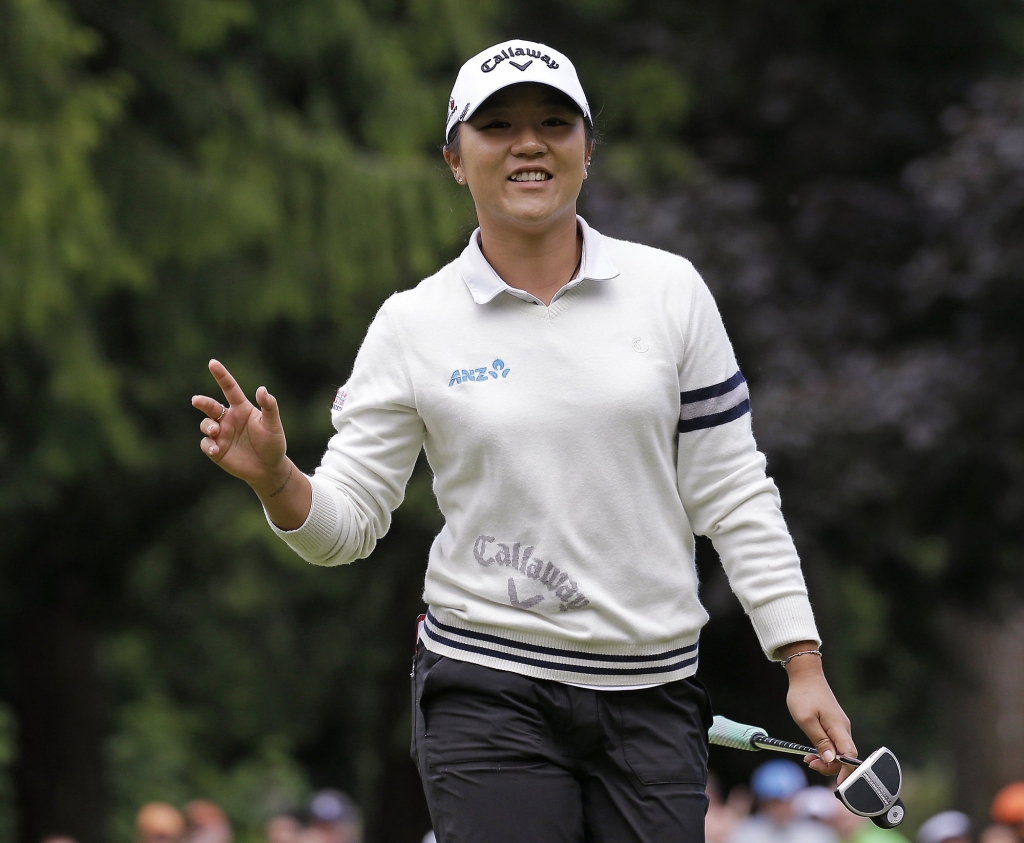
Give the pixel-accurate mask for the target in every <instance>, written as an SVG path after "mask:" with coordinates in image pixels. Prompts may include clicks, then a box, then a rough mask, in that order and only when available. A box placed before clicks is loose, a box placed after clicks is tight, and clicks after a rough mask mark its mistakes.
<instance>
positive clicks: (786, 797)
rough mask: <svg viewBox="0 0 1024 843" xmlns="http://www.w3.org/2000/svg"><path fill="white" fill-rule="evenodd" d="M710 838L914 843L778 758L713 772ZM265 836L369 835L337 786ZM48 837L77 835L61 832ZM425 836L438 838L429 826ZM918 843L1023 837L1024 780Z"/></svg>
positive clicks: (144, 835) (158, 805) (152, 807)
mask: <svg viewBox="0 0 1024 843" xmlns="http://www.w3.org/2000/svg"><path fill="white" fill-rule="evenodd" d="M707 792H708V800H709V806H708V813H707V819H706V822H705V837H706V841H707V843H911V841H909V840H908V839H907V838H906V837H905V836H904V835H903V834H902V833H900V831H899V830H897V829H883V828H878V827H877V826H876V825H874V824H873V823H872V822H871V821H870V820H868V819H866V818H865V817H860V816H857V815H856V814H854V813H851V812H850V811H848V810H847V809H846V807H845V806H844V805H843V804H842V802H840V801H839V800H838V799H837V798H836V797H835V794H834V793H833V791H832V789H830V788H828V787H823V786H821V785H813V786H808V784H807V776H806V775H805V773H804V770H803V768H802V767H801V766H800V765H799V764H796V763H794V762H792V761H784V760H781V759H777V760H774V761H769V762H767V763H765V764H762V765H761V766H760V767H758V768H757V769H756V770H755V771H754V774H753V776H751V779H750V786H749V787H747V786H746V785H736V786H734V787H732V788H731V789H730V790H729V791H728V793H727V794H723V792H722V787H721V785H720V783H719V780H718V778H717V777H716V776H715V774H714V773H711V774H710V775H709V776H708V791H707ZM263 832H264V840H265V843H362V841H363V827H362V818H361V816H360V813H359V810H358V809H357V808H356V806H355V804H354V803H353V802H352V800H351V799H350V798H349V797H348V796H346V795H345V794H344V793H342V792H341V791H338V790H321V791H318V792H317V793H315V794H313V796H312V798H311V799H310V800H309V803H308V804H307V805H306V807H305V808H303V809H301V810H296V811H287V812H281V813H278V814H275V815H274V816H272V817H270V818H269V819H268V820H267V822H266V824H265V825H264V827H263ZM233 838H234V834H233V832H232V828H231V823H230V822H229V820H228V817H227V815H226V814H225V813H224V811H223V810H222V809H221V807H220V806H219V805H217V804H216V803H215V802H211V801H210V800H207V799H197V800H195V801H194V802H189V803H188V804H187V805H185V806H184V807H183V808H180V809H179V808H177V807H176V806H174V805H171V804H170V803H168V802H149V803H147V804H146V805H143V806H142V807H141V808H140V809H139V812H138V814H137V815H136V818H135V839H136V843H232V841H233ZM42 843H76V841H75V840H74V839H73V838H70V837H64V836H58V835H54V836H51V837H48V838H46V840H44V841H42ZM422 843H436V841H435V838H434V834H433V832H427V834H426V836H425V837H424V838H423V840H422ZM913 843H1024V781H1019V782H1012V783H1011V784H1008V785H1006V787H1004V788H1003V789H1002V790H1000V791H999V793H997V794H996V797H995V799H994V800H993V802H992V806H991V822H990V823H988V824H986V825H985V826H984V827H982V828H980V829H975V828H973V827H972V823H971V820H970V818H969V817H968V816H967V815H966V814H964V813H961V812H960V811H942V812H940V813H938V814H935V815H934V816H932V817H929V818H928V819H927V820H925V822H924V823H922V824H921V826H920V827H919V828H918V830H917V834H916V835H915V839H914V841H913Z"/></svg>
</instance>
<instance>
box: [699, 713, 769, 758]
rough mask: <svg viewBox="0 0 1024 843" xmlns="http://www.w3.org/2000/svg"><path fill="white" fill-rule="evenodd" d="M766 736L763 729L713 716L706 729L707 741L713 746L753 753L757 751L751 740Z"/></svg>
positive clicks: (718, 715)
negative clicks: (709, 726)
mask: <svg viewBox="0 0 1024 843" xmlns="http://www.w3.org/2000/svg"><path fill="white" fill-rule="evenodd" d="M758 736H767V733H766V732H765V730H764V729H761V728H758V727H757V726H747V725H745V724H743V723H737V722H736V721H735V720H730V719H729V718H728V717H722V716H721V715H720V714H716V715H715V719H714V721H713V722H712V724H711V728H710V729H708V741H709V742H710V743H713V744H714V745H715V746H727V747H730V748H731V749H746V750H749V751H750V752H753V751H754V750H756V749H757V747H756V746H754V744H753V738H755V737H758Z"/></svg>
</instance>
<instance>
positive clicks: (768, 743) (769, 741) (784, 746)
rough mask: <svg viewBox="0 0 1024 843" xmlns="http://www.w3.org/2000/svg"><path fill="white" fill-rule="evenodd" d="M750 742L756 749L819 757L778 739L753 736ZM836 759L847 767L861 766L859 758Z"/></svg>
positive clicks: (798, 746) (806, 749) (794, 744)
mask: <svg viewBox="0 0 1024 843" xmlns="http://www.w3.org/2000/svg"><path fill="white" fill-rule="evenodd" d="M750 742H751V743H752V744H753V745H754V746H756V747H757V748H758V749H773V750H775V751H776V752H788V753H790V754H791V755H819V753H818V750H816V749H814V748H813V747H809V746H802V745H801V744H798V743H790V742H789V741H780V740H779V739H778V738H770V737H768V736H767V735H754V736H753V737H752V738H751V739H750ZM836 758H837V760H839V761H841V762H842V763H843V764H846V765H847V766H848V767H859V766H860V764H861V762H860V759H859V758H851V757H850V756H848V755H837V756H836Z"/></svg>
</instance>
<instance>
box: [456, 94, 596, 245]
mask: <svg viewBox="0 0 1024 843" xmlns="http://www.w3.org/2000/svg"><path fill="white" fill-rule="evenodd" d="M458 130H459V151H458V153H457V154H453V153H450V152H447V151H446V152H445V159H446V160H447V161H448V165H449V166H450V167H451V168H452V172H453V173H454V174H455V177H456V178H457V179H458V178H460V177H461V178H463V179H464V180H465V182H466V183H467V184H468V185H469V191H470V193H472V195H473V201H474V202H475V203H476V210H477V216H478V218H480V220H481V223H482V224H483V223H484V221H485V220H486V221H487V222H492V223H495V224H498V225H502V224H503V225H511V226H514V227H526V228H533V227H536V226H543V225H544V224H545V223H548V222H552V221H554V220H556V219H560V218H561V217H562V216H563V215H566V214H571V215H575V213H576V198H577V197H578V196H579V193H580V188H581V187H582V186H583V179H585V178H586V175H587V164H588V161H589V158H590V151H591V149H590V145H589V144H588V143H587V139H586V130H585V126H584V123H583V116H582V115H581V114H580V113H579V111H578V110H577V109H576V108H574V107H573V106H572V105H571V104H570V102H569V101H568V100H567V99H566V98H565V97H563V96H562V95H560V94H559V93H558V92H556V91H555V90H553V89H552V88H548V87H546V86H543V85H520V86H516V87H511V88H505V89H503V90H501V91H498V92H497V93H495V94H494V95H493V96H491V97H489V98H488V99H487V101H486V102H485V103H484V104H483V105H482V106H481V107H480V108H479V109H478V110H477V112H476V113H475V114H474V115H473V116H472V117H471V118H470V119H469V120H468V121H466V122H465V123H461V124H459V128H458Z"/></svg>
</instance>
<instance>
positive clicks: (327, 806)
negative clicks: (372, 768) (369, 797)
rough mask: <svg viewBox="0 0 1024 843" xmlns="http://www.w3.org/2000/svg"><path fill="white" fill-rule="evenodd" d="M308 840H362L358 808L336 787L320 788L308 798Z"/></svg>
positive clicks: (316, 842)
mask: <svg viewBox="0 0 1024 843" xmlns="http://www.w3.org/2000/svg"><path fill="white" fill-rule="evenodd" d="M303 839H304V840H308V843H362V839H363V829H362V820H361V818H360V816H359V811H358V810H357V809H356V806H355V805H354V804H353V803H352V800H351V799H349V798H348V796H346V795H345V794H344V793H342V792H341V791H340V790H321V791H318V792H317V793H314V794H313V798H312V799H310V800H309V827H308V828H307V829H306V832H305V833H304V834H303Z"/></svg>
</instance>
